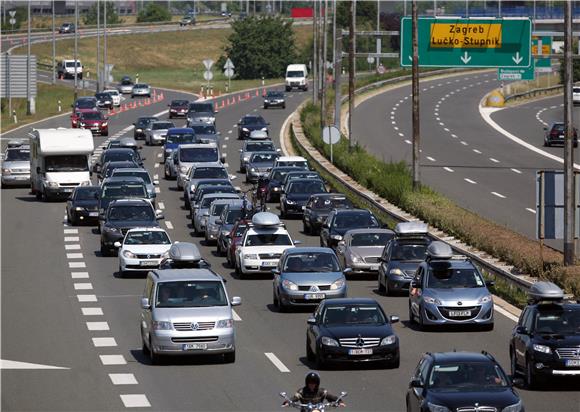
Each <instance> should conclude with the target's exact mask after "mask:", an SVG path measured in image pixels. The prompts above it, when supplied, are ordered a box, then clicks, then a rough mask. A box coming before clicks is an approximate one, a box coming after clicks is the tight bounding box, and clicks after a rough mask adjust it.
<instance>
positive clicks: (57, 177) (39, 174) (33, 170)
mask: <svg viewBox="0 0 580 412" xmlns="http://www.w3.org/2000/svg"><path fill="white" fill-rule="evenodd" d="M93 150H94V143H93V134H92V133H91V131H90V130H87V129H65V128H58V129H38V130H34V131H33V132H32V133H31V134H30V185H31V189H32V193H33V194H35V195H36V198H37V199H39V200H40V199H42V200H44V201H47V200H50V199H53V198H57V197H65V196H69V195H70V194H71V193H72V192H73V190H74V189H75V187H77V186H79V185H80V186H90V185H91V175H90V172H89V165H90V161H91V154H92V153H93Z"/></svg>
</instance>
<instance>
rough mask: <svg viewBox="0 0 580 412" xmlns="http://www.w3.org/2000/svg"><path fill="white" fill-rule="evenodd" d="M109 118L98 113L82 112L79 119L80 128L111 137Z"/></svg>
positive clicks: (95, 111)
mask: <svg viewBox="0 0 580 412" xmlns="http://www.w3.org/2000/svg"><path fill="white" fill-rule="evenodd" d="M108 120H109V119H108V118H107V117H105V116H103V114H102V113H101V112H100V111H98V110H94V111H90V112H81V113H80V116H79V118H78V126H77V127H78V128H80V129H89V130H90V131H91V132H92V133H93V134H100V135H101V136H108V135H109V123H108Z"/></svg>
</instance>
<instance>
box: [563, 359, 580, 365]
mask: <svg viewBox="0 0 580 412" xmlns="http://www.w3.org/2000/svg"><path fill="white" fill-rule="evenodd" d="M566 366H568V367H577V366H580V359H566Z"/></svg>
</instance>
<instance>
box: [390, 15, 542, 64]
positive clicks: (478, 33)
mask: <svg viewBox="0 0 580 412" xmlns="http://www.w3.org/2000/svg"><path fill="white" fill-rule="evenodd" d="M531 27H532V24H531V21H530V19H529V18H513V19H512V18H503V19H494V18H472V19H461V18H435V17H421V18H419V26H418V34H419V36H418V51H419V66H420V67H504V68H524V67H529V66H530V64H531V51H530V49H531ZM411 30H412V22H411V18H410V17H403V18H402V19H401V66H403V67H408V66H411V65H412V63H413V61H412V58H413V54H412V43H411Z"/></svg>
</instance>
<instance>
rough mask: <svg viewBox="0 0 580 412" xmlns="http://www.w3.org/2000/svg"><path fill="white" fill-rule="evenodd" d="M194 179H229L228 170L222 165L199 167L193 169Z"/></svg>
mask: <svg viewBox="0 0 580 412" xmlns="http://www.w3.org/2000/svg"><path fill="white" fill-rule="evenodd" d="M191 178H192V179H206V178H208V179H228V178H229V176H228V172H227V170H226V169H222V168H221V167H197V168H196V169H195V170H194V171H193V176H192V177H191Z"/></svg>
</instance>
